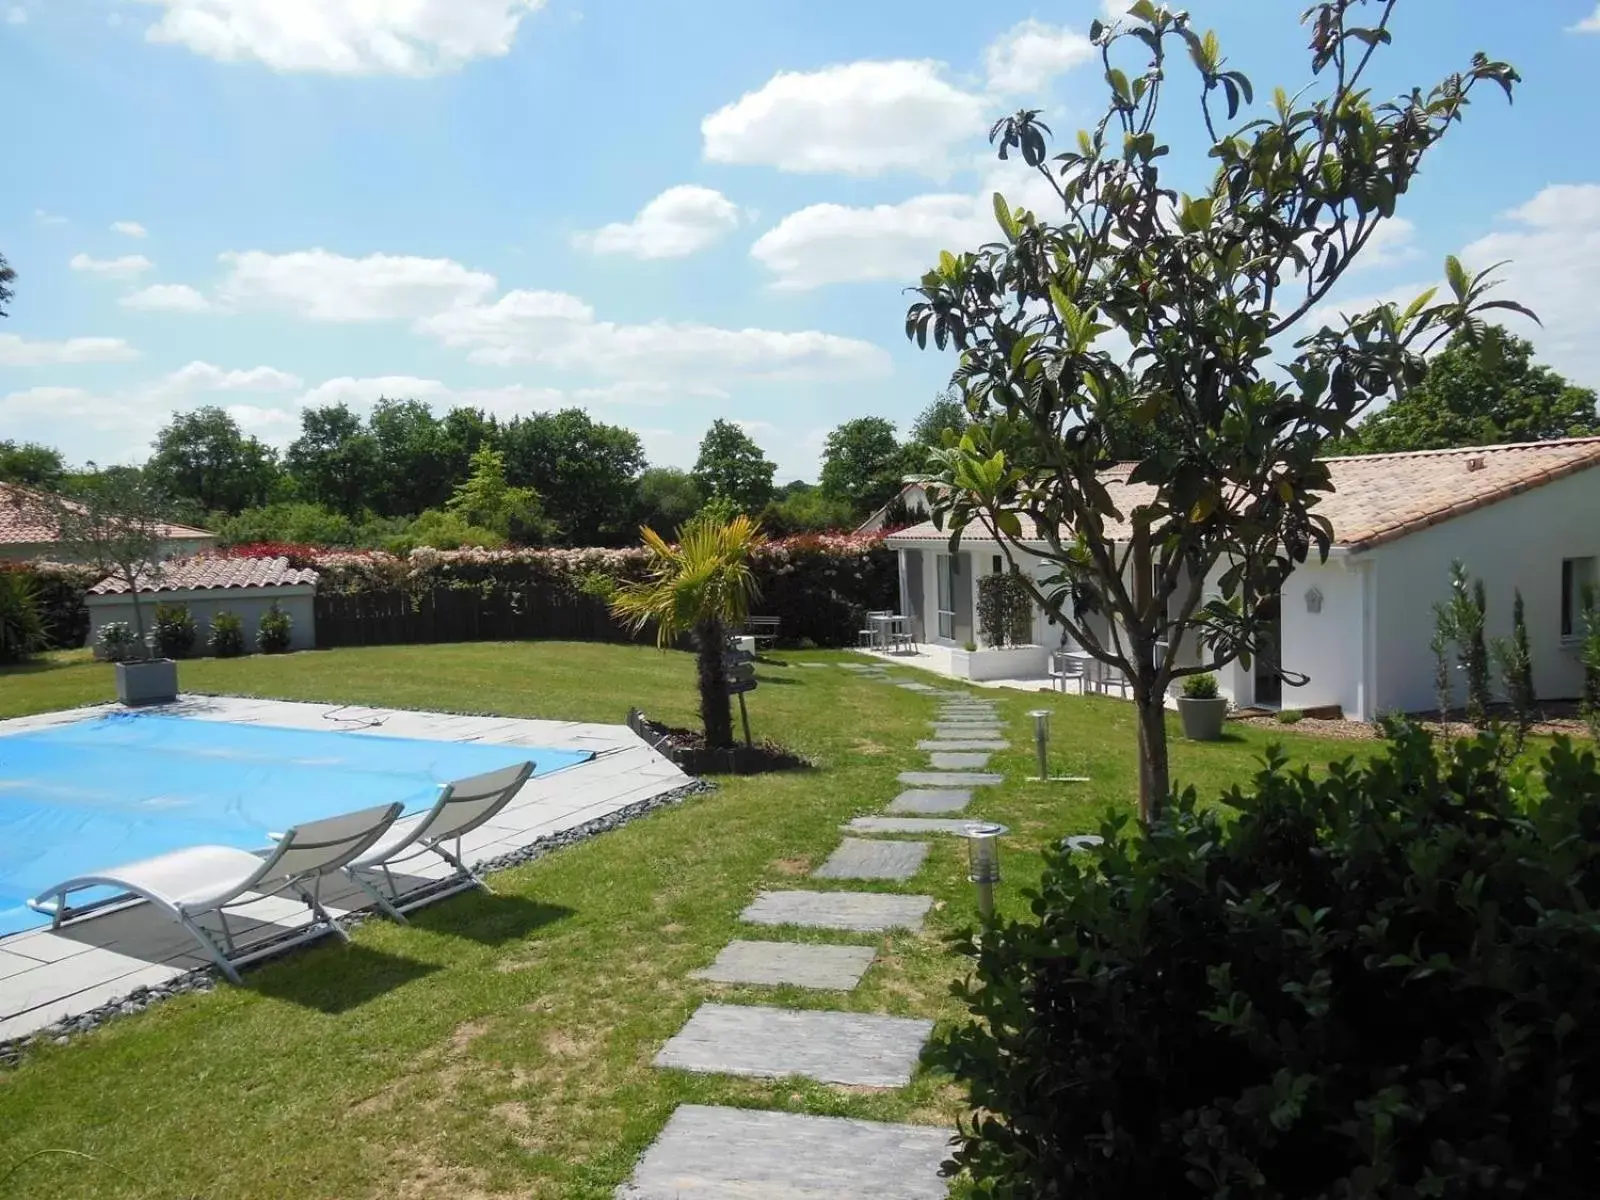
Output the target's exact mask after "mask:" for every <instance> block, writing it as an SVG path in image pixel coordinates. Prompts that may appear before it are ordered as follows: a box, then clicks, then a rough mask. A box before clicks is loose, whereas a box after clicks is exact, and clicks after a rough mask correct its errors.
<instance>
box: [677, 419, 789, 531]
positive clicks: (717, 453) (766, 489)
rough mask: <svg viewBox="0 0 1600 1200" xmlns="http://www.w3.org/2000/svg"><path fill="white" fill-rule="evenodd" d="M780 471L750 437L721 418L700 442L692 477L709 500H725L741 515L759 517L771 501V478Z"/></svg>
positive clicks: (712, 424) (713, 423)
mask: <svg viewBox="0 0 1600 1200" xmlns="http://www.w3.org/2000/svg"><path fill="white" fill-rule="evenodd" d="M777 470H778V468H777V466H776V465H774V464H773V463H772V462H769V461H768V459H767V456H766V455H765V454H763V453H762V452H761V447H760V446H758V445H756V443H755V440H754V439H753V438H751V436H750V435H749V434H748V433H746V432H745V431H744V430H742V429H740V428H739V427H738V426H737V425H735V424H734V423H733V422H732V421H724V420H721V419H720V418H719V419H718V420H716V421H713V422H712V423H711V428H710V429H708V430H707V431H706V436H705V437H704V438H703V439H702V440H701V442H700V457H699V458H698V459H696V460H695V464H694V472H693V474H694V481H695V483H696V484H698V485H699V487H700V492H701V495H703V496H705V498H706V499H707V500H710V499H711V498H712V497H713V496H725V497H727V498H728V499H729V500H731V501H732V502H733V503H734V504H736V505H737V506H738V507H739V511H740V512H744V513H758V512H760V511H761V509H762V507H763V506H764V505H765V504H766V503H767V501H768V500H771V499H772V477H773V475H774V474H775V473H776V472H777Z"/></svg>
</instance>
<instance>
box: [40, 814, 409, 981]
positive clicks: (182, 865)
mask: <svg viewBox="0 0 1600 1200" xmlns="http://www.w3.org/2000/svg"><path fill="white" fill-rule="evenodd" d="M404 807H405V806H404V805H401V804H385V805H380V806H378V807H376V808H366V809H362V810H361V811H359V812H353V813H346V814H344V815H343V816H338V817H329V818H327V819H326V820H322V821H310V822H307V823H306V824H304V825H297V826H295V827H294V828H293V829H290V830H289V831H288V832H287V833H285V834H283V835H282V837H281V838H279V839H278V843H277V845H276V846H274V847H273V849H272V850H271V851H270V852H268V853H266V854H252V853H251V852H250V851H248V850H239V849H235V848H234V847H232V846H192V847H190V848H189V849H187V850H176V851H174V852H172V853H171V854H163V855H160V856H158V857H156V858H147V859H144V860H142V861H140V862H132V863H128V864H126V865H124V866H120V867H113V868H111V869H109V870H106V871H101V872H97V873H96V874H93V875H83V876H79V877H78V878H76V879H68V880H66V881H65V882H63V883H58V884H56V885H55V886H54V887H51V888H47V889H46V890H45V891H43V892H41V893H40V894H39V895H38V896H36V897H34V898H33V899H32V900H30V901H28V906H29V907H30V908H33V909H35V910H36V911H38V912H43V913H48V914H50V917H51V919H52V924H53V926H60V925H61V924H63V923H64V922H67V921H71V920H73V919H74V918H77V917H82V916H87V915H89V914H90V913H92V912H96V911H98V910H100V909H103V908H105V907H106V906H108V905H111V904H119V903H122V902H124V901H126V900H128V899H130V898H132V897H139V898H140V899H143V900H148V901H149V902H150V903H151V904H152V905H154V906H155V907H156V908H157V909H159V910H160V911H162V912H164V913H166V914H167V915H168V916H170V917H171V918H172V919H173V920H174V921H176V922H178V924H180V925H182V926H183V927H184V928H185V929H187V930H188V931H189V932H190V934H192V935H193V936H194V939H195V940H196V941H197V942H199V943H200V945H201V948H202V949H204V950H205V952H206V954H207V955H209V956H210V958H211V959H212V961H213V962H215V963H216V964H217V968H218V969H219V970H220V971H221V972H222V973H223V974H224V975H226V976H227V977H228V979H230V980H231V981H232V982H234V983H238V982H239V968H240V967H242V966H244V965H246V964H247V963H252V962H255V961H257V960H258V959H262V958H265V957H266V956H267V955H269V954H276V953H278V952H280V951H282V950H285V949H287V948H289V947H290V946H298V945H302V944H303V943H305V942H309V941H313V940H315V939H317V938H320V937H324V936H326V935H327V934H330V933H331V934H334V935H335V936H337V937H340V938H343V939H345V940H347V941H348V940H349V935H348V934H347V933H345V931H344V930H343V929H341V928H340V927H339V923H338V922H337V921H335V920H334V919H333V917H331V916H330V915H329V914H328V911H327V910H326V909H325V908H323V906H322V900H321V898H320V889H321V884H322V880H323V877H324V876H327V875H330V874H332V873H334V872H336V871H338V870H339V869H340V868H342V867H343V866H344V865H345V864H346V863H349V862H350V861H351V860H353V859H355V858H357V857H359V856H360V855H361V854H363V853H365V852H366V851H367V850H368V849H369V848H370V847H371V846H372V845H373V844H374V843H375V842H376V841H377V840H378V839H379V838H380V837H382V836H383V834H384V833H385V832H387V831H388V829H389V827H390V826H391V825H393V824H394V821H395V818H396V817H398V816H399V815H400V813H401V812H402V811H403V809H404ZM104 888H112V889H114V890H115V891H116V892H117V893H118V895H116V896H113V897H111V898H109V899H105V900H98V901H95V902H92V903H89V904H85V905H82V906H79V907H77V908H74V907H71V906H69V905H68V904H67V897H68V896H70V895H71V894H72V893H73V892H81V891H87V890H91V889H95V890H99V889H104ZM284 892H288V893H291V894H293V895H294V896H296V897H298V898H299V899H301V900H303V901H304V902H305V903H306V905H307V906H308V907H309V908H310V909H311V912H312V915H313V917H314V918H315V919H314V920H313V921H312V922H311V924H310V925H307V926H303V927H299V928H294V929H289V930H283V931H281V932H280V933H278V934H277V935H275V936H271V937H268V938H266V939H263V940H260V941H256V942H252V943H250V944H249V945H246V946H240V945H239V944H238V943H237V942H236V941H235V939H234V930H233V929H232V928H231V927H230V926H229V924H228V914H227V910H228V909H230V908H238V907H240V906H242V905H245V904H251V903H254V902H255V901H257V900H260V899H261V898H263V897H266V896H275V895H278V894H280V893H284ZM212 916H214V917H215V918H216V920H217V924H218V926H219V929H218V930H217V931H212V930H210V929H207V928H206V927H205V925H204V924H202V918H206V917H212ZM219 939H220V941H219Z"/></svg>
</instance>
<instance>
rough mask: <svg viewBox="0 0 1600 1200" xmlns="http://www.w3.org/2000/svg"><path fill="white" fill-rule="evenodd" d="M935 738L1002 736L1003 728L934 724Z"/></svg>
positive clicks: (1003, 733) (996, 726)
mask: <svg viewBox="0 0 1600 1200" xmlns="http://www.w3.org/2000/svg"><path fill="white" fill-rule="evenodd" d="M933 736H934V737H936V738H996V739H998V738H1002V737H1004V736H1005V730H1003V729H1001V728H1000V726H998V725H937V724H936V725H934V727H933Z"/></svg>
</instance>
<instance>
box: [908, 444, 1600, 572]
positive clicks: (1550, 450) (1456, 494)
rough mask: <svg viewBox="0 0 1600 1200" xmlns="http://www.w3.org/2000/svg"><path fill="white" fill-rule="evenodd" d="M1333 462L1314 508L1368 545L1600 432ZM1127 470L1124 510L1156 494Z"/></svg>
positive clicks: (1539, 479) (1120, 495)
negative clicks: (1328, 485)
mask: <svg viewBox="0 0 1600 1200" xmlns="http://www.w3.org/2000/svg"><path fill="white" fill-rule="evenodd" d="M1327 462H1328V470H1329V473H1330V475H1331V476H1332V477H1333V486H1334V490H1333V492H1331V493H1328V494H1325V495H1324V496H1323V497H1322V500H1321V502H1320V503H1319V504H1318V505H1317V506H1316V510H1315V511H1316V512H1317V513H1319V514H1320V515H1322V516H1324V517H1326V518H1327V519H1328V520H1329V521H1330V522H1331V523H1332V525H1333V540H1334V544H1335V545H1338V546H1343V547H1345V548H1346V549H1348V550H1367V549H1370V548H1372V547H1373V546H1379V545H1382V544H1383V543H1385V542H1390V541H1393V540H1395V539H1396V538H1400V537H1404V536H1405V535H1406V534H1408V533H1415V532H1416V531H1417V530H1420V529H1427V528H1429V527H1430V526H1433V525H1437V524H1439V523H1440V522H1441V521H1447V520H1449V519H1450V518H1451V517H1457V516H1460V515H1461V514H1462V513H1468V512H1471V511H1473V510H1474V509H1478V508H1483V507H1485V506H1487V505H1490V504H1493V503H1495V502H1496V501H1498V500H1504V499H1506V498H1507V497H1509V496H1515V495H1517V494H1518V493H1520V492H1526V491H1530V490H1531V489H1533V488H1536V487H1541V486H1542V485H1544V484H1547V483H1551V482H1553V481H1554V480H1557V479H1561V478H1563V477H1564V476H1567V475H1572V474H1575V473H1576V472H1578V471H1584V470H1588V469H1589V468H1591V467H1600V438H1570V439H1567V440H1564V441H1557V442H1521V443H1514V444H1511V445H1506V446H1476V447H1470V448H1464V449H1459V450H1424V451H1418V452H1415V453H1409V454H1367V455H1360V456H1355V457H1351V458H1330V459H1328V460H1327ZM1127 477H1128V467H1127V466H1126V465H1119V466H1115V467H1109V468H1107V469H1106V470H1105V471H1104V472H1102V473H1101V477H1100V478H1101V482H1102V483H1104V484H1105V485H1106V489H1107V491H1109V492H1110V494H1111V500H1112V503H1113V504H1115V505H1116V507H1117V509H1118V510H1119V511H1120V512H1122V513H1123V515H1124V516H1126V515H1127V514H1128V513H1129V512H1130V511H1131V510H1132V509H1134V508H1136V507H1137V506H1138V505H1140V504H1142V503H1147V502H1149V500H1150V499H1151V498H1152V497H1153V496H1154V494H1155V489H1154V488H1153V487H1151V486H1150V485H1148V484H1138V485H1130V484H1129V483H1128V482H1127ZM1107 532H1108V533H1110V534H1111V535H1112V536H1113V537H1125V536H1127V534H1128V532H1129V527H1128V526H1127V525H1126V524H1125V523H1122V524H1118V523H1115V522H1113V523H1112V524H1111V525H1110V526H1108V528H1107ZM948 537H949V535H948V534H947V533H943V532H941V531H939V530H938V529H935V528H934V526H933V522H931V521H927V522H924V523H923V524H921V525H916V526H913V527H912V528H910V529H906V530H903V531H901V532H900V533H895V534H891V535H890V541H901V540H905V541H933V542H944V541H947V540H948Z"/></svg>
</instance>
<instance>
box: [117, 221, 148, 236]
mask: <svg viewBox="0 0 1600 1200" xmlns="http://www.w3.org/2000/svg"><path fill="white" fill-rule="evenodd" d="M111 232H112V233H120V234H121V235H122V236H123V237H131V238H143V237H149V236H150V231H149V230H148V229H146V228H145V227H144V226H143V225H141V224H139V222H137V221H113V222H111Z"/></svg>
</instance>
